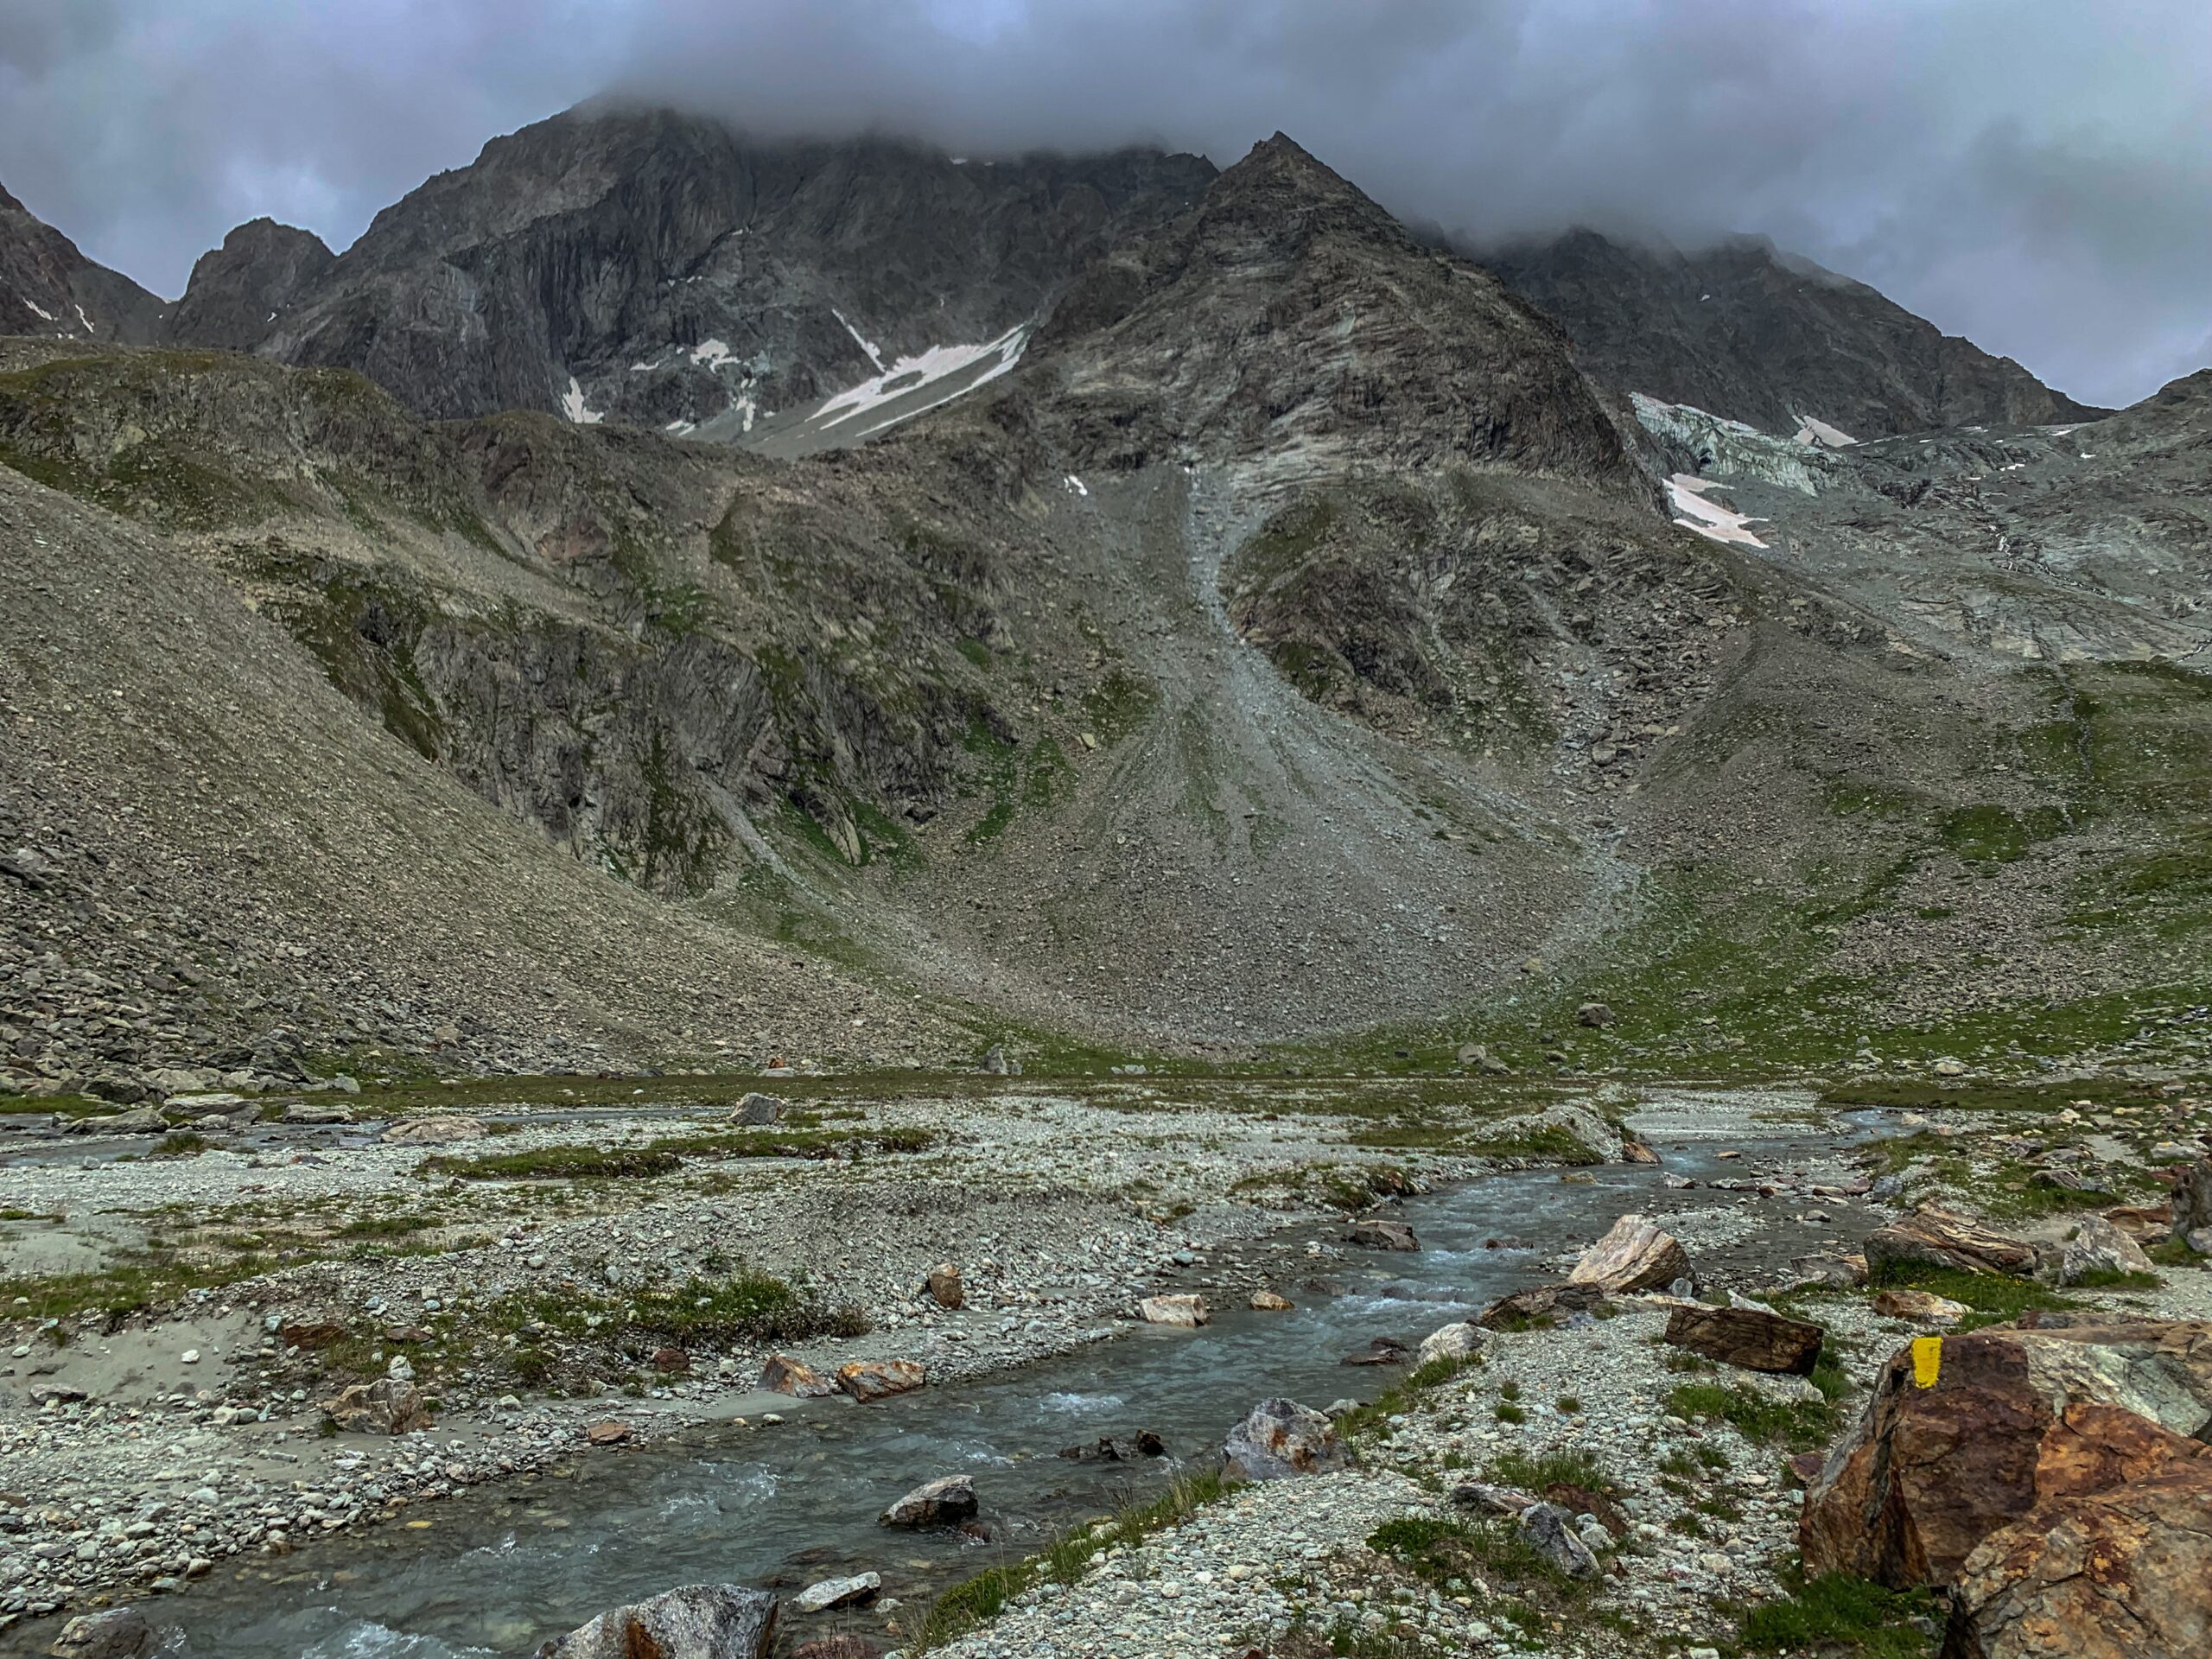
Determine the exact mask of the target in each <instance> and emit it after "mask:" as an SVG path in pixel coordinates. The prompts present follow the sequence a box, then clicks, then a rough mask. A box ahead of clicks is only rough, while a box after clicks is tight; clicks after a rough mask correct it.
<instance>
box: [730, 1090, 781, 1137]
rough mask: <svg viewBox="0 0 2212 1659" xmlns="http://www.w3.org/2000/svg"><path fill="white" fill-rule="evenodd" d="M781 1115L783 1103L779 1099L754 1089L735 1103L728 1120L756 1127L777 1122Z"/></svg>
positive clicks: (779, 1120)
mask: <svg viewBox="0 0 2212 1659" xmlns="http://www.w3.org/2000/svg"><path fill="white" fill-rule="evenodd" d="M783 1116H784V1103H783V1102H782V1101H781V1100H779V1099H778V1098H777V1097H776V1096H773V1095H764V1094H761V1093H760V1092H759V1091H757V1090H756V1091H754V1092H753V1093H751V1094H748V1095H747V1096H745V1098H744V1099H742V1100H741V1101H739V1102H738V1103H737V1105H736V1107H735V1108H734V1109H733V1110H732V1111H731V1112H730V1115H729V1121H730V1122H733V1123H742V1124H746V1125H747V1126H749V1127H752V1128H760V1126H762V1125H764V1124H768V1123H779V1122H782V1121H783Z"/></svg>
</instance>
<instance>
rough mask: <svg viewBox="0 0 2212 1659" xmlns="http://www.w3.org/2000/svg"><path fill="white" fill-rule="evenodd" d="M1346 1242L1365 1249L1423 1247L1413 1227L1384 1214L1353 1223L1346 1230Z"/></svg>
mask: <svg viewBox="0 0 2212 1659" xmlns="http://www.w3.org/2000/svg"><path fill="white" fill-rule="evenodd" d="M1344 1243H1347V1244H1357V1246H1358V1247H1359V1248H1360V1249H1363V1250H1417V1249H1421V1241H1420V1240H1419V1239H1417V1238H1415V1237H1414V1230H1413V1229H1412V1228H1410V1227H1408V1226H1407V1225H1406V1224H1405V1223H1404V1222H1402V1221H1392V1220H1390V1219H1389V1217H1383V1216H1370V1217H1366V1218H1364V1219H1363V1220H1360V1221H1355V1222H1354V1223H1352V1224H1351V1226H1350V1227H1349V1228H1347V1229H1346V1230H1345V1231H1344Z"/></svg>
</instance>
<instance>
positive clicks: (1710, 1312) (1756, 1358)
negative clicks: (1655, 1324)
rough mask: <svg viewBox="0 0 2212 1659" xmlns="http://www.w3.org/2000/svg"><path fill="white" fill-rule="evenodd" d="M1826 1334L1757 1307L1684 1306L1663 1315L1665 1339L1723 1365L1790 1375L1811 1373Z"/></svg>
mask: <svg viewBox="0 0 2212 1659" xmlns="http://www.w3.org/2000/svg"><path fill="white" fill-rule="evenodd" d="M1826 1335H1827V1332H1823V1331H1822V1330H1821V1327H1820V1326H1819V1325H1808V1324H1807V1323H1806V1322H1805V1321H1804V1320H1802V1319H1787V1318H1785V1317H1784V1316H1783V1315H1782V1314H1779V1313H1768V1312H1766V1311H1765V1310H1764V1308H1757V1307H1705V1306H1697V1305H1694V1304H1689V1303H1685V1304H1683V1305H1682V1306H1678V1307H1676V1308H1675V1309H1674V1310H1673V1311H1672V1312H1670V1313H1669V1314H1668V1315H1667V1340H1668V1341H1669V1342H1670V1343H1672V1344H1674V1345H1675V1347H1677V1348H1687V1349H1688V1350H1689V1351H1691V1352H1692V1353H1694V1354H1702V1355H1704V1356H1705V1357H1707V1359H1717V1360H1719V1362H1720V1363H1722V1364H1724V1365H1740V1366H1742V1367H1743V1368H1744V1369H1745V1370H1747V1371H1769V1372H1773V1373H1776V1374H1779V1375H1784V1376H1808V1375H1810V1374H1811V1371H1812V1369H1813V1367H1814V1366H1815V1365H1817V1364H1819V1363H1820V1362H1821V1339H1822V1338H1823V1337H1825V1336H1826Z"/></svg>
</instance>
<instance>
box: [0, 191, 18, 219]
mask: <svg viewBox="0 0 2212 1659" xmlns="http://www.w3.org/2000/svg"><path fill="white" fill-rule="evenodd" d="M0 208H5V209H6V210H7V211H8V212H10V213H22V211H23V204H22V202H20V201H17V200H16V199H15V197H13V196H11V195H10V194H8V187H7V186H6V185H4V184H0Z"/></svg>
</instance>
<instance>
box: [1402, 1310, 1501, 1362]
mask: <svg viewBox="0 0 2212 1659" xmlns="http://www.w3.org/2000/svg"><path fill="white" fill-rule="evenodd" d="M1489 1342H1490V1332H1487V1331H1485V1330H1484V1329H1483V1328H1482V1326H1480V1325H1477V1324H1475V1323H1474V1322H1473V1321H1471V1320H1469V1319H1461V1320H1459V1322H1458V1323H1456V1324H1452V1325H1440V1326H1438V1327H1437V1328H1436V1329H1435V1330H1433V1331H1432V1332H1429V1333H1428V1334H1427V1336H1425V1337H1423V1338H1421V1347H1420V1349H1419V1350H1418V1351H1416V1352H1415V1353H1414V1370H1420V1369H1421V1367H1422V1366H1424V1365H1433V1364H1434V1363H1436V1362H1437V1361H1438V1360H1440V1359H1456V1360H1460V1361H1463V1362H1464V1361H1466V1360H1470V1359H1472V1358H1474V1357H1476V1356H1477V1355H1478V1354H1480V1353H1481V1352H1482V1351H1483V1349H1484V1347H1485V1346H1486V1345H1487V1344H1489Z"/></svg>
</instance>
